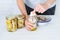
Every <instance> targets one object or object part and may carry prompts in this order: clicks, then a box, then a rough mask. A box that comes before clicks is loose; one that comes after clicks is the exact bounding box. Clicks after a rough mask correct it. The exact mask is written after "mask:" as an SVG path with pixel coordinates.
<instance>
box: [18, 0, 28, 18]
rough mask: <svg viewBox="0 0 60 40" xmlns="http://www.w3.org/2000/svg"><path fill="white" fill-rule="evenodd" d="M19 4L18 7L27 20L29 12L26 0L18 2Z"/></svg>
mask: <svg viewBox="0 0 60 40" xmlns="http://www.w3.org/2000/svg"><path fill="white" fill-rule="evenodd" d="M17 4H18V7H19V9H20V11H21V12H22V14H23V15H24V16H25V18H26V19H27V18H28V15H27V11H26V8H25V4H24V0H17Z"/></svg>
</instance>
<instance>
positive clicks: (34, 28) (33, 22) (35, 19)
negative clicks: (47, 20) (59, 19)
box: [29, 16, 37, 31]
mask: <svg viewBox="0 0 60 40" xmlns="http://www.w3.org/2000/svg"><path fill="white" fill-rule="evenodd" d="M29 22H31V23H32V24H33V27H29V28H30V30H31V31H35V30H36V29H37V18H36V16H30V17H29Z"/></svg>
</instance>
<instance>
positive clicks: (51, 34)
mask: <svg viewBox="0 0 60 40" xmlns="http://www.w3.org/2000/svg"><path fill="white" fill-rule="evenodd" d="M59 2H60V1H59V0H57V2H56V3H57V8H56V13H55V15H54V16H51V17H52V18H53V19H52V21H51V22H50V23H48V24H46V25H40V26H39V27H38V29H37V30H36V31H34V32H31V31H27V30H26V29H25V28H23V29H18V30H17V31H16V32H8V31H7V30H6V25H5V17H6V15H9V14H14V15H16V13H17V14H18V13H20V12H19V10H18V7H17V5H16V1H15V0H9V1H7V0H0V4H1V5H0V40H60V18H59V17H60V6H59V5H60V4H59Z"/></svg>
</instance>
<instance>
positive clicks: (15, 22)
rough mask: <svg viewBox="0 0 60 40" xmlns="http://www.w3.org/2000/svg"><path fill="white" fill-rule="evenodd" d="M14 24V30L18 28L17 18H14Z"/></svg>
mask: <svg viewBox="0 0 60 40" xmlns="http://www.w3.org/2000/svg"><path fill="white" fill-rule="evenodd" d="M12 26H13V31H16V30H17V18H16V17H15V18H13V19H12Z"/></svg>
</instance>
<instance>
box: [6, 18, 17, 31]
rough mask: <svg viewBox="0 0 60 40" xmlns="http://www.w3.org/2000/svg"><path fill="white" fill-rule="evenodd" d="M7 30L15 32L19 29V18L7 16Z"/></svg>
mask: <svg viewBox="0 0 60 40" xmlns="http://www.w3.org/2000/svg"><path fill="white" fill-rule="evenodd" d="M6 25H7V30H8V31H9V32H13V31H16V30H17V18H16V17H6Z"/></svg>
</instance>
